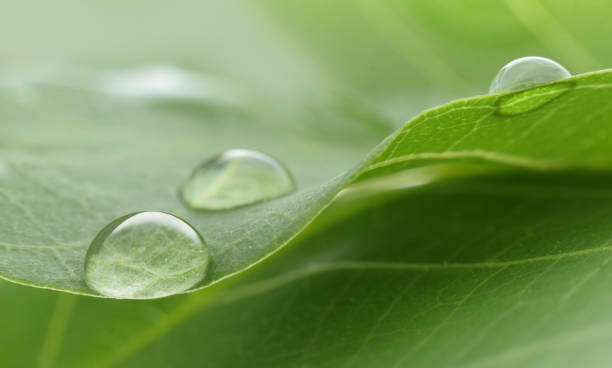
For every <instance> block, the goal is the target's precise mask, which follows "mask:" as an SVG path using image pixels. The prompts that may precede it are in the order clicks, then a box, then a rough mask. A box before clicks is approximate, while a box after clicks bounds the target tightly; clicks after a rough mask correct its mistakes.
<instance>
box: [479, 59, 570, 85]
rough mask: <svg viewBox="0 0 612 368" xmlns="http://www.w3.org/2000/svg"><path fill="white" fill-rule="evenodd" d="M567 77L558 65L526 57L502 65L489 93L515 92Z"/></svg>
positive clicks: (565, 72) (549, 61) (566, 73)
mask: <svg viewBox="0 0 612 368" xmlns="http://www.w3.org/2000/svg"><path fill="white" fill-rule="evenodd" d="M569 77H571V74H570V73H569V72H568V71H567V70H566V69H565V68H564V67H562V66H561V65H560V64H559V63H557V62H555V61H552V60H550V59H547V58H543V57H539V56H528V57H524V58H520V59H516V60H513V61H511V62H509V63H508V64H506V65H504V67H503V68H501V70H500V71H499V72H498V73H497V75H496V76H495V79H493V83H491V88H490V89H489V92H490V93H499V92H508V91H516V90H519V89H525V88H530V87H534V86H537V85H539V84H542V83H547V82H552V81H556V80H559V79H564V78H569Z"/></svg>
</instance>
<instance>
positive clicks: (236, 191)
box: [180, 149, 295, 210]
mask: <svg viewBox="0 0 612 368" xmlns="http://www.w3.org/2000/svg"><path fill="white" fill-rule="evenodd" d="M293 190H295V182H294V180H293V176H292V175H291V173H290V172H289V171H288V170H287V168H286V167H285V166H284V165H283V164H281V163H280V162H279V161H278V160H276V159H274V158H272V157H270V156H268V155H266V154H263V153H261V152H257V151H252V150H246V149H231V150H228V151H225V152H223V153H221V154H219V155H217V156H215V157H213V158H211V159H210V160H208V161H206V162H204V163H203V164H201V165H200V166H198V167H197V168H196V169H195V170H194V171H193V173H192V174H191V176H190V178H189V179H188V180H187V182H185V184H183V186H182V188H181V190H180V194H181V196H182V198H183V200H184V201H185V202H186V203H187V204H188V205H189V206H190V207H192V208H196V209H206V210H222V209H230V208H234V207H238V206H243V205H247V204H252V203H254V202H258V201H261V200H264V199H272V198H277V197H280V196H283V195H285V194H287V193H289V192H292V191H293Z"/></svg>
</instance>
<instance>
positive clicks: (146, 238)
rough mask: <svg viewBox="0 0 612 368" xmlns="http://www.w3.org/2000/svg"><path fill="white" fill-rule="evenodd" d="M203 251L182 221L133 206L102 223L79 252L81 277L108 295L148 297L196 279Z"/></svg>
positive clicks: (205, 263)
mask: <svg viewBox="0 0 612 368" xmlns="http://www.w3.org/2000/svg"><path fill="white" fill-rule="evenodd" d="M208 261H209V253H208V247H207V246H206V243H205V242H204V240H203V239H202V237H201V236H200V234H199V233H198V232H197V231H196V230H195V229H194V228H193V227H192V226H191V225H189V224H188V223H187V222H185V221H183V220H181V219H180V218H178V217H176V216H173V215H169V214H167V213H163V212H137V213H132V214H129V215H126V216H123V217H120V218H118V219H116V220H114V221H112V222H111V223H110V224H108V225H107V226H106V227H104V229H102V230H101V231H100V232H99V233H98V235H96V237H95V239H94V240H93V241H92V243H91V245H90V246H89V249H88V250H87V256H86V257H85V282H87V285H88V286H89V287H90V288H91V289H93V290H95V291H97V292H99V293H100V294H102V295H105V296H109V297H113V298H129V299H151V298H160V297H164V296H168V295H173V294H176V293H180V292H182V291H185V290H187V289H189V288H190V287H191V286H193V285H195V284H197V283H198V282H200V281H201V280H202V279H203V278H204V276H205V273H206V268H207V266H208Z"/></svg>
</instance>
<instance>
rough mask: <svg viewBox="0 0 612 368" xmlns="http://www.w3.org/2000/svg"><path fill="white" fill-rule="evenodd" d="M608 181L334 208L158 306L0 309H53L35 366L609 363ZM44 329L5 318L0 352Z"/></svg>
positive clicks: (19, 359)
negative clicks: (274, 246) (290, 237)
mask: <svg viewBox="0 0 612 368" xmlns="http://www.w3.org/2000/svg"><path fill="white" fill-rule="evenodd" d="M610 184H612V177H611V176H610V175H601V174H593V173H590V174H589V173H584V172H582V173H580V172H569V173H558V174H550V173H548V174H535V173H531V174H529V173H525V172H513V173H506V174H500V175H493V176H478V177H472V178H464V179H452V180H442V181H440V182H438V183H436V184H431V185H427V186H422V187H419V188H414V189H408V190H404V191H400V192H387V193H385V194H382V195H381V194H378V195H375V196H373V197H372V196H367V197H363V198H361V199H360V200H357V201H356V200H343V201H340V202H338V203H337V204H336V205H334V206H333V207H331V208H330V209H329V211H327V212H326V213H324V214H323V215H322V216H321V217H320V218H319V220H317V222H316V223H315V225H316V226H314V227H312V228H310V229H309V230H308V231H307V232H306V233H304V234H302V235H301V236H300V237H299V238H298V239H297V240H296V243H295V244H294V245H293V246H292V247H288V248H286V250H284V251H283V252H282V253H281V254H279V255H278V256H276V257H273V258H272V259H270V261H269V262H266V263H264V264H262V265H261V266H260V267H257V268H255V269H253V270H252V271H249V272H246V273H244V274H242V275H240V276H238V277H237V278H235V279H234V280H233V281H230V282H224V283H220V284H218V285H216V286H214V287H212V288H210V289H208V290H206V291H202V292H198V293H194V294H189V295H178V296H174V297H170V298H166V299H161V300H155V301H148V302H133V301H116V300H100V299H95V298H87V297H76V296H70V295H66V294H56V293H55V294H54V293H50V292H45V293H40V292H38V293H36V294H35V293H34V291H30V292H25V293H22V296H21V300H22V301H29V302H28V303H27V304H25V305H22V304H21V301H20V300H18V299H14V298H10V296H11V295H12V294H13V293H15V292H16V290H15V287H9V286H8V285H4V287H3V289H2V295H3V298H6V299H5V300H6V304H7V306H6V308H9V309H8V310H10V308H12V306H13V305H15V307H14V308H26V310H27V313H23V314H22V315H24V316H30V315H32V316H40V315H42V313H39V312H38V311H39V310H45V309H48V310H52V311H53V313H52V316H51V317H50V320H49V321H48V322H47V325H48V326H49V329H48V330H47V331H46V332H45V333H44V334H37V335H36V338H35V339H34V340H32V341H31V344H32V346H33V347H35V349H37V350H38V351H40V354H41V355H40V356H38V357H36V356H32V354H25V355H21V356H20V355H18V354H10V355H9V356H10V357H13V359H15V364H17V363H20V364H23V365H28V364H29V362H31V360H35V359H39V360H44V361H47V362H48V364H49V365H52V364H53V362H55V363H56V364H59V362H61V366H63V367H81V366H95V367H107V366H119V367H123V366H125V367H130V366H135V365H137V366H139V365H142V366H168V365H177V366H183V365H198V366H200V365H207V366H245V365H263V366H270V367H285V366H300V365H317V366H324V367H327V366H329V367H336V366H357V367H361V366H363V367H369V366H373V365H375V366H407V365H417V366H460V367H464V366H465V367H516V366H533V367H547V366H559V365H563V366H575V365H578V364H585V365H587V366H605V365H607V363H609V340H610V326H611V325H612V316H611V315H610V313H609V305H610V303H612V299H611V298H610V293H609V292H608V290H609V285H610V282H611V280H612V271H611V268H610V267H609V262H610V260H611V259H612V245H611V244H610V239H611V238H612V230H611V228H610V225H609V218H610V216H611V215H612V193H611V192H610V189H609V188H610ZM342 213H350V214H351V215H348V216H342V215H341V214H342ZM339 217H340V218H341V219H339ZM381 240H383V241H381ZM17 305H19V307H17ZM17 315H20V314H19V313H17ZM67 315H69V316H70V317H67ZM40 324H41V321H39V320H37V319H36V318H35V319H34V320H33V321H30V320H27V319H26V320H19V319H17V320H11V321H10V323H8V324H7V327H6V333H5V334H3V337H4V338H5V341H2V344H0V346H1V347H2V349H6V351H7V352H9V351H10V349H11V348H12V346H13V345H19V342H18V339H15V336H17V337H20V336H26V334H27V333H28V331H30V330H31V328H32V327H31V326H40ZM83 336H87V338H86V339H84V338H83ZM585 352H586V353H588V354H586V353H585Z"/></svg>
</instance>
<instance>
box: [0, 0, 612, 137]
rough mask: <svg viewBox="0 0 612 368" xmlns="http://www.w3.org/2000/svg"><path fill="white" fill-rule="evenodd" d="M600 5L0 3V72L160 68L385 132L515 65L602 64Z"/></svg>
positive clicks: (433, 0) (604, 39)
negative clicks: (221, 81)
mask: <svg viewBox="0 0 612 368" xmlns="http://www.w3.org/2000/svg"><path fill="white" fill-rule="evenodd" d="M610 8H612V5H610V3H609V2H608V1H604V0H592V1H588V2H583V1H573V0H564V1H530V0H519V1H516V0H507V1H497V0H496V1H486V0H463V1H446V0H412V1H405V0H404V1H399V0H383V1H374V0H336V1H325V0H312V1H297V0H264V1H257V2H256V1H237V0H234V1H222V2H221V1H195V0H194V1H186V0H180V1H174V2H166V1H74V0H72V1H71V0H67V1H48V2H37V1H31V0H26V1H21V2H10V3H9V2H5V4H4V5H3V6H2V12H0V37H1V38H0V40H1V44H2V48H1V49H0V60H1V61H2V62H4V64H5V65H6V66H8V67H10V68H9V69H7V70H12V69H14V68H15V67H19V68H24V67H25V68H28V69H27V70H32V69H36V68H41V66H44V67H45V68H48V66H49V65H66V64H69V65H87V66H99V67H128V66H142V65H152V64H153V65H155V64H171V65H177V66H181V67H184V68H187V69H189V70H195V71H202V72H205V73H207V74H212V75H215V76H219V77H223V78H228V79H229V80H231V81H232V82H233V83H237V84H239V85H240V86H242V87H244V88H245V89H246V90H247V91H251V92H252V91H257V93H256V94H257V95H258V96H259V97H261V98H262V101H263V102H262V103H267V104H269V105H277V106H276V108H277V109H280V110H283V108H281V107H282V106H285V107H286V106H289V107H287V109H288V110H292V109H295V106H296V105H298V106H302V107H304V108H312V106H316V107H318V108H321V107H322V106H325V105H330V104H331V105H332V106H334V107H337V106H341V107H342V106H345V105H350V106H352V107H351V108H350V109H352V110H355V111H352V112H351V113H353V114H355V113H359V114H362V115H363V114H368V116H370V117H373V116H375V117H376V119H378V120H381V124H382V123H385V124H386V123H389V124H391V125H392V126H398V125H400V124H401V123H403V122H404V121H406V120H407V119H408V118H410V117H411V116H412V115H414V114H416V113H418V112H420V111H421V110H422V109H424V108H427V107H431V106H434V105H437V104H440V103H443V102H447V101H449V100H451V99H454V98H458V97H465V96H469V95H474V94H483V93H486V91H487V90H488V85H489V83H490V80H491V79H492V77H493V75H494V74H495V72H496V71H497V70H498V69H499V68H500V67H501V66H502V65H503V64H505V63H506V62H508V61H510V60H512V59H514V58H517V57H521V56H527V55H540V56H545V57H550V58H552V59H554V60H557V61H558V62H560V63H561V64H562V65H564V66H565V67H566V68H567V69H568V70H570V72H572V73H575V74H577V73H584V72H588V71H592V70H597V69H602V68H606V67H607V66H608V65H609V64H610V62H611V61H612V50H611V49H610V48H609V47H606V46H608V43H609V41H608V39H609V34H610V32H611V31H612V24H610V22H609V19H608V14H609V11H610V10H611V9H610ZM11 68H12V69H11ZM252 94H253V93H252ZM347 99H348V101H349V102H347ZM355 101H358V102H359V103H358V104H355V103H353V102H355ZM355 105H359V107H356V106H355ZM334 109H335V110H338V109H337V108H334ZM355 120H358V119H355ZM356 124H357V123H356Z"/></svg>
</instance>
